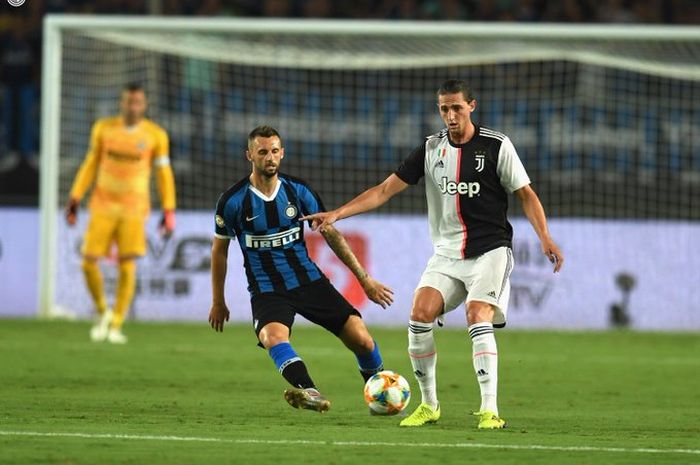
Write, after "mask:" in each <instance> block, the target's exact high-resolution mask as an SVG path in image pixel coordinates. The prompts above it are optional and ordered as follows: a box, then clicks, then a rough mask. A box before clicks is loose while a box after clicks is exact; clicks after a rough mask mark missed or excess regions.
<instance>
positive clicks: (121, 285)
mask: <svg viewBox="0 0 700 465" xmlns="http://www.w3.org/2000/svg"><path fill="white" fill-rule="evenodd" d="M146 107H147V102H146V94H145V92H144V89H143V87H141V86H140V85H137V84H129V85H127V86H126V87H124V89H123V90H122V93H121V102H120V114H119V115H118V116H113V117H108V118H101V119H98V120H97V121H96V122H95V123H94V125H93V127H92V132H91V135H90V149H89V150H88V153H87V155H86V156H85V160H84V161H83V163H82V165H81V166H80V169H79V170H78V173H77V175H76V177H75V181H74V182H73V187H72V188H71V191H70V198H69V200H68V205H67V206H66V221H67V222H68V224H69V225H71V226H72V225H74V224H75V223H76V219H77V214H78V207H79V205H80V200H81V199H82V198H83V196H84V195H85V193H86V191H87V190H88V189H89V188H90V186H92V185H93V183H94V188H93V190H92V195H91V198H90V202H89V209H90V220H89V224H88V227H87V230H86V232H85V237H84V239H83V245H82V254H83V262H82V269H83V274H84V275H85V281H86V283H87V287H88V290H89V291H90V295H91V296H92V299H93V301H94V302H95V308H96V309H97V312H98V314H99V315H98V317H97V319H96V322H95V325H94V326H93V327H92V329H91V330H90V338H91V339H92V340H93V341H104V340H107V341H109V342H111V343H115V344H123V343H125V342H126V341H127V339H126V336H124V334H123V333H122V331H121V327H122V324H123V323H124V318H125V317H126V314H127V312H128V310H129V306H130V305H131V301H132V298H133V296H134V289H135V287H136V258H138V257H141V256H143V255H145V253H146V232H145V223H146V219H147V217H148V213H149V210H150V195H149V192H150V176H151V169H153V170H154V171H155V176H156V181H157V184H158V193H159V195H160V201H161V207H162V209H163V219H162V220H161V226H160V231H161V234H163V235H164V236H165V237H168V236H169V235H170V234H171V233H172V232H173V230H174V228H175V182H174V179H173V172H172V170H171V168H170V159H169V158H168V135H167V134H166V132H165V130H164V129H163V128H161V127H160V126H158V125H157V124H156V123H154V122H153V121H151V120H149V119H148V118H146V117H145V116H144V114H145V112H146ZM112 244H116V246H117V249H118V254H119V255H118V257H119V278H118V281H117V291H116V297H115V302H114V311H112V310H111V309H110V308H109V307H108V305H107V300H106V298H105V294H104V288H103V282H102V274H101V272H100V268H99V264H98V260H99V259H100V258H101V257H104V256H105V255H106V254H107V253H108V252H109V249H110V247H111V246H112Z"/></svg>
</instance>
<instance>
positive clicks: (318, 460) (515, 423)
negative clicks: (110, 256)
mask: <svg viewBox="0 0 700 465" xmlns="http://www.w3.org/2000/svg"><path fill="white" fill-rule="evenodd" d="M125 329H126V333H127V334H128V336H129V338H130V342H129V344H128V345H126V346H113V345H107V344H94V343H91V342H89V341H88V324H87V323H67V322H43V321H31V320H25V321H15V320H0V364H1V365H0V369H1V375H0V463H2V464H8V465H9V464H33V465H34V464H96V463H100V464H117V463H118V464H149V465H159V464H214V463H216V464H236V463H245V464H254V463H261V464H263V463H264V464H274V463H279V464H285V465H287V464H293V463H315V464H326V463H327V464H355V463H364V462H367V463H370V462H371V463H392V464H393V463H397V464H426V463H441V464H449V463H467V462H469V463H498V464H499V465H507V464H523V463H537V464H562V463H571V464H596V465H599V464H601V463H605V464H641V463H649V464H652V463H653V464H664V463H669V464H670V463H674V464H676V463H683V464H688V463H700V453H677V452H662V453H649V452H646V453H645V452H635V451H632V450H631V449H635V448H653V449H664V450H669V449H693V450H697V452H700V420H699V419H700V381H699V379H700V376H699V375H698V373H700V360H699V359H698V354H699V353H700V338H699V337H698V335H696V334H652V333H630V332H605V333H592V332H591V333H577V332H565V333H560V332H524V331H514V330H505V331H498V332H497V338H498V344H499V352H500V367H501V368H500V398H499V404H500V408H501V414H502V415H503V416H504V417H505V418H506V419H507V420H508V422H509V428H508V429H506V430H503V431H477V430H476V429H475V420H474V419H473V418H472V417H471V416H470V415H469V412H470V411H472V410H474V409H476V408H478V406H479V404H478V400H479V394H478V386H477V383H476V381H475V378H474V374H473V371H472V367H471V356H470V354H471V343H470V341H469V339H468V337H467V334H466V331H455V330H436V339H437V345H438V351H439V364H438V389H439V395H440V401H441V405H442V418H441V420H440V422H439V423H438V424H436V425H430V426H426V427H423V428H417V429H404V428H399V427H398V426H397V423H398V421H399V419H398V418H396V417H374V416H370V415H369V414H368V410H367V407H366V406H365V405H364V403H363V399H362V382H361V378H360V377H359V374H358V373H357V370H356V366H355V360H354V357H353V356H352V354H351V353H350V352H348V351H347V350H346V349H345V348H344V347H342V345H341V343H340V342H339V341H338V340H336V339H335V338H334V337H333V336H331V335H329V334H327V333H325V332H323V330H320V329H317V328H313V327H302V326H297V327H295V330H294V336H293V340H292V342H293V344H294V346H295V348H296V349H297V351H298V352H299V354H300V355H301V356H302V357H303V358H304V360H305V361H306V362H307V364H308V366H309V369H310V372H311V375H312V377H313V378H314V380H315V381H316V382H317V383H318V385H319V387H320V388H321V390H322V392H323V393H324V394H325V395H326V396H328V397H329V398H330V399H331V400H332V402H333V407H332V409H331V411H330V412H328V413H327V414H323V415H321V414H318V413H316V412H310V411H301V410H294V409H292V408H290V407H289V406H288V405H287V404H286V403H285V402H284V400H283V398H282V390H283V389H284V388H285V387H286V384H285V382H284V380H283V379H282V378H281V376H280V375H278V374H277V372H276V370H275V367H274V365H273V363H272V361H271V360H270V359H269V357H268V356H267V354H266V353H265V352H264V351H263V350H261V349H259V348H257V347H256V346H255V342H256V341H255V336H254V335H253V333H252V330H251V329H250V327H249V326H229V327H227V328H226V331H225V332H224V333H223V334H215V333H214V332H213V331H212V330H211V329H209V328H208V327H207V326H206V325H205V324H199V325H180V324H178V325H176V324H167V325H166V324H145V323H129V324H127V325H126V328H125ZM405 332H406V331H405V329H391V330H388V329H380V328H373V334H374V336H375V338H376V339H377V340H378V341H379V343H380V347H381V350H382V353H383V356H384V360H385V366H386V367H387V368H389V369H392V370H395V371H398V372H399V373H401V374H403V375H404V376H405V377H406V378H407V379H408V380H409V382H410V383H411V386H412V388H413V399H412V400H411V404H410V405H409V407H408V410H409V411H411V410H412V409H413V408H415V407H416V406H417V405H418V403H419V402H420V393H419V391H418V387H417V385H416V383H415V381H414V380H413V376H412V374H411V368H410V362H409V359H408V356H407V354H406V335H405ZM22 431H25V432H39V433H61V434H62V433H80V434H88V435H100V434H105V435H134V436H139V437H140V436H178V437H196V438H213V439H217V440H221V441H217V442H206V441H200V440H195V441H166V440H163V439H159V438H152V439H143V438H135V437H131V438H115V437H78V436H73V437H70V436H20V435H17V434H16V433H15V432H22ZM7 432H12V434H9V435H8V434H7ZM298 440H302V441H303V440H309V441H312V443H308V444H303V443H298V442H294V441H298ZM254 441H260V442H254ZM275 441H278V442H275ZM284 441H291V442H287V443H285V442H284ZM353 441H359V442H363V443H367V442H370V443H400V444H403V445H386V444H383V445H382V444H378V445H373V444H358V445H353V444H351V443H352V442H353ZM417 443H440V444H442V446H440V447H417V446H415V445H416V444H417ZM409 444H412V445H413V446H410V445H409ZM449 445H458V446H457V447H450V446H449ZM470 445H471V446H473V445H477V446H479V445H494V446H502V445H506V446H517V447H520V446H522V447H524V448H523V449H512V448H511V449H506V448H499V447H496V448H471V447H470ZM533 445H537V446H546V447H552V446H554V447H556V446H561V447H592V448H596V450H587V451H581V450H556V449H554V450H553V449H528V448H529V447H531V446H533ZM479 447H481V446H479ZM600 448H622V449H625V450H624V451H617V452H613V451H604V450H599V449H600ZM628 449H629V450H628Z"/></svg>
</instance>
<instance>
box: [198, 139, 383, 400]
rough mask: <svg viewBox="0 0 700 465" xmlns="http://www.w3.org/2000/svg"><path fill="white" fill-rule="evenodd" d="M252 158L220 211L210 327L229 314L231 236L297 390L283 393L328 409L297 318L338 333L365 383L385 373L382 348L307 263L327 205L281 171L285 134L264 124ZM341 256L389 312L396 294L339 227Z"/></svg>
mask: <svg viewBox="0 0 700 465" xmlns="http://www.w3.org/2000/svg"><path fill="white" fill-rule="evenodd" d="M246 157H247V158H248V160H249V161H250V162H251V165H252V173H251V174H250V176H246V177H245V178H243V179H241V180H240V181H239V182H237V183H236V184H234V185H233V186H232V187H231V188H229V189H228V190H227V191H226V192H224V193H223V194H222V195H221V197H220V198H219V202H218V204H217V206H216V217H215V223H216V224H215V231H216V233H215V237H214V242H213V246H212V254H211V270H212V307H211V310H210V312H209V323H210V324H211V326H212V328H214V329H215V330H216V331H223V326H224V321H227V320H228V318H229V310H228V308H227V307H226V302H225V300H224V283H225V281H226V260H227V257H228V247H229V242H230V241H231V239H236V240H238V244H239V245H240V247H241V252H242V253H243V264H244V267H245V271H246V276H247V279H248V290H249V291H250V296H251V307H252V311H253V324H254V327H255V332H256V334H257V336H258V339H259V341H260V345H261V346H262V347H264V348H265V349H267V351H268V352H269V354H270V357H271V358H272V360H273V361H274V362H275V365H276V366H277V369H278V370H279V372H280V373H281V374H282V376H283V377H284V378H285V379H286V380H287V381H288V382H289V383H290V384H291V385H292V386H293V388H291V389H287V390H286V391H285V392H284V397H285V399H286V400H287V402H289V404H290V405H292V406H293V407H297V408H306V409H311V410H317V411H319V412H325V411H326V410H328V409H329V408H330V402H329V401H328V400H327V399H325V398H324V397H323V396H322V395H321V394H320V393H319V391H318V389H317V388H316V385H315V384H314V382H313V381H312V379H311V377H310V376H309V373H308V371H307V368H306V365H305V364H304V362H303V361H302V359H301V358H300V357H299V356H298V355H297V353H296V352H295V351H294V349H293V348H292V346H291V345H290V343H289V336H290V329H291V327H292V324H293V322H294V317H295V315H296V314H299V315H302V316H303V317H304V318H306V319H308V320H309V321H311V322H313V323H316V324H318V325H320V326H322V327H323V328H325V329H327V330H328V331H330V332H332V333H333V334H335V335H336V336H337V337H338V338H340V340H341V341H342V342H343V343H344V344H345V346H346V347H347V348H348V349H350V350H351V351H352V352H353V353H354V354H355V356H356V358H357V362H358V364H359V367H360V373H361V374H362V376H363V378H364V379H365V380H366V379H368V378H369V377H370V376H372V375H373V374H374V373H377V372H378V371H381V370H382V369H383V363H382V358H381V355H380V353H379V347H378V346H377V343H376V342H375V341H374V339H373V338H372V336H371V335H370V334H369V332H368V331H367V327H366V326H365V324H364V323H363V321H362V318H361V316H360V313H359V312H358V311H357V310H356V309H354V308H353V307H352V306H351V305H350V304H349V303H348V302H347V301H346V300H345V298H343V296H342V295H341V294H340V293H339V292H338V291H337V290H336V289H335V288H334V287H333V285H332V284H331V283H330V281H328V279H327V278H326V277H325V276H324V274H323V273H322V272H321V270H320V269H319V268H318V266H316V264H315V263H314V262H312V261H311V259H310V258H309V254H308V251H307V249H306V243H305V242H304V224H303V222H302V221H301V220H300V218H301V217H302V216H304V215H309V214H313V213H318V212H323V211H325V208H324V207H323V202H322V201H321V198H320V197H319V196H318V194H317V193H316V192H314V191H313V190H312V189H311V187H309V185H308V184H306V183H305V182H304V181H302V180H301V179H298V178H295V177H292V176H288V175H285V174H282V173H279V165H280V162H281V161H282V158H284V148H283V147H282V140H281V138H280V135H279V133H278V132H277V131H276V130H275V129H274V128H272V127H269V126H259V127H257V128H255V129H254V130H253V131H252V132H251V133H250V134H249V136H248V150H247V152H246ZM323 237H324V238H325V240H326V242H327V243H328V245H329V246H330V248H331V249H332V250H333V252H334V253H335V254H336V255H337V256H338V258H339V259H340V260H341V261H342V262H343V263H344V264H345V265H346V266H347V267H348V268H349V269H350V270H351V271H352V272H353V274H354V275H355V276H356V277H357V279H358V280H359V282H360V284H362V288H363V289H364V291H365V293H366V294H367V296H368V297H369V298H370V299H371V300H372V301H373V302H375V303H377V304H379V305H381V306H382V307H384V308H386V306H388V305H391V303H392V301H393V297H392V291H391V289H389V288H388V287H386V286H385V285H383V284H382V283H380V282H378V281H375V280H374V279H372V278H371V277H370V276H369V275H368V274H367V272H366V271H365V270H364V269H363V267H362V265H361V264H360V262H359V261H358V260H357V258H356V257H355V255H354V254H353V253H352V250H350V247H349V246H348V244H347V242H346V241H345V239H344V238H343V236H342V235H341V234H340V233H339V232H338V231H337V230H336V229H335V228H332V227H331V228H326V229H325V230H324V232H323Z"/></svg>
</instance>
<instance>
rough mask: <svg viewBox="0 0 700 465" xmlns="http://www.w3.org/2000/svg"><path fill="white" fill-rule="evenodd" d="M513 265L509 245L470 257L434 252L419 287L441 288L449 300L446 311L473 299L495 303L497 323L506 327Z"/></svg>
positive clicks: (494, 322) (444, 310)
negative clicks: (447, 255) (456, 256)
mask: <svg viewBox="0 0 700 465" xmlns="http://www.w3.org/2000/svg"><path fill="white" fill-rule="evenodd" d="M513 264H514V262H513V252H512V251H511V250H510V248H509V247H499V248H497V249H493V250H490V251H488V252H486V253H484V254H482V255H479V256H478V257H474V258H468V259H456V258H448V257H443V256H442V255H433V256H432V257H431V258H430V260H429V261H428V265H427V266H426V268H425V271H424V272H423V276H421V278H420V282H419V283H418V287H417V288H416V289H420V288H421V287H432V288H434V289H437V290H438V291H439V292H440V294H442V300H443V302H445V308H444V309H443V313H447V312H449V311H452V310H454V309H455V308H457V307H459V306H460V305H461V304H463V303H465V302H466V303H469V302H470V301H472V300H477V301H479V302H486V303H488V304H491V305H493V306H494V307H495V313H494V316H493V325H494V326H496V327H503V326H505V324H506V315H507V313H508V299H509V298H510V273H511V272H512V271H513Z"/></svg>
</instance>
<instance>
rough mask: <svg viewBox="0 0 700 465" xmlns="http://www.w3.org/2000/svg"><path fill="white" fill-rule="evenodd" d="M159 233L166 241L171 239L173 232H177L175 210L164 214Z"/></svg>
mask: <svg viewBox="0 0 700 465" xmlns="http://www.w3.org/2000/svg"><path fill="white" fill-rule="evenodd" d="M158 231H159V232H160V235H161V236H162V237H163V238H165V239H169V238H170V236H172V234H173V231H175V212H174V211H173V210H165V211H164V212H163V217H162V218H161V220H160V226H159V227H158Z"/></svg>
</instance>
